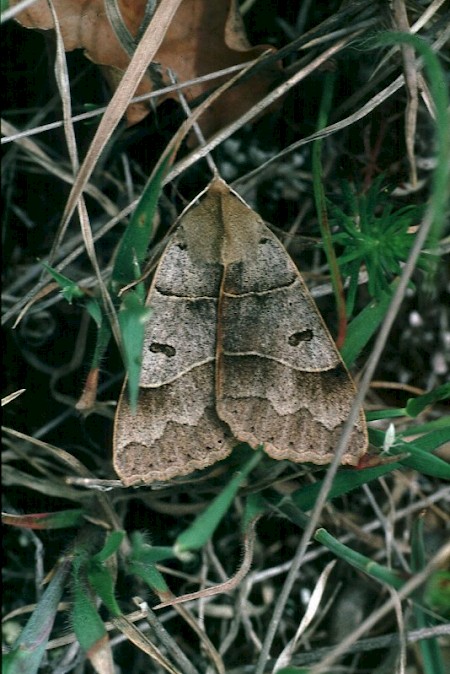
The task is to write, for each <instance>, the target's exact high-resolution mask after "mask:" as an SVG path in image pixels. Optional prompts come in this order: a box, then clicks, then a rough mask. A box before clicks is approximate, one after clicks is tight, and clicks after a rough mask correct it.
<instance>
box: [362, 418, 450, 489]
mask: <svg viewBox="0 0 450 674" xmlns="http://www.w3.org/2000/svg"><path fill="white" fill-rule="evenodd" d="M384 437H385V434H384V433H383V431H378V430H376V429H375V428H369V440H370V442H372V443H373V444H374V445H376V446H378V447H382V446H383V442H384ZM389 452H390V454H393V455H395V454H404V453H407V454H409V456H407V457H406V458H403V459H401V460H400V464H401V465H402V466H408V468H413V469H414V470H417V471H418V472H420V473H423V474H424V475H429V476H430V477H437V478H439V479H441V480H450V464H448V463H447V462H446V461H443V459H440V458H439V457H438V456H434V454H431V453H430V452H426V451H424V450H423V449H422V448H421V447H419V446H418V445H417V444H416V443H415V442H403V440H400V439H397V438H396V441H395V443H394V445H392V447H391V448H390V450H389Z"/></svg>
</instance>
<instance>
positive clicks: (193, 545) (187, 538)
mask: <svg viewBox="0 0 450 674" xmlns="http://www.w3.org/2000/svg"><path fill="white" fill-rule="evenodd" d="M261 458H262V452H261V450H259V451H257V452H255V454H254V456H252V457H251V458H250V460H249V461H247V463H246V464H245V465H244V467H243V468H242V470H240V471H239V472H238V473H237V474H236V475H235V476H234V477H233V478H232V479H231V480H230V482H229V483H228V485H227V486H226V487H225V489H223V490H222V491H221V492H220V494H219V495H218V496H216V498H215V499H214V500H213V501H212V502H211V504H210V505H209V506H208V507H207V508H206V510H204V511H203V512H202V513H201V514H200V515H198V517H196V519H195V521H194V522H193V523H192V524H191V526H190V527H189V528H188V529H186V530H185V531H183V533H182V534H180V535H179V536H178V538H177V540H176V542H175V545H174V548H173V549H174V552H175V554H176V556H177V557H183V555H184V553H186V552H187V551H189V550H199V549H200V548H202V547H203V546H204V545H205V544H206V543H207V541H208V540H209V539H210V538H211V537H212V535H213V533H214V531H215V530H216V528H217V526H218V525H219V522H220V521H221V519H222V518H223V517H224V515H225V514H226V513H227V511H228V508H229V507H230V504H231V502H232V501H233V499H234V497H235V495H236V493H237V491H238V489H239V487H240V486H241V484H242V482H243V481H244V480H245V478H246V477H247V475H248V474H249V473H250V471H251V470H253V468H254V467H255V466H256V464H257V463H259V461H260V460H261Z"/></svg>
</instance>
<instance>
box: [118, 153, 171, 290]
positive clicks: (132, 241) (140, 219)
mask: <svg viewBox="0 0 450 674" xmlns="http://www.w3.org/2000/svg"><path fill="white" fill-rule="evenodd" d="M172 160H173V157H172V155H168V156H167V157H165V159H164V161H162V162H161V163H160V165H159V166H158V167H157V170H156V172H155V174H154V175H153V174H152V176H151V179H150V180H149V182H148V183H147V185H146V186H145V188H144V191H143V192H142V196H141V198H140V199H139V203H138V205H137V206H136V209H135V211H134V213H133V215H132V217H131V220H130V222H129V224H128V227H127V229H126V230H125V233H124V235H123V237H122V240H121V242H120V245H119V249H118V251H117V255H116V259H115V262H114V268H113V271H112V275H111V288H112V290H113V293H114V295H117V293H118V292H119V290H120V289H121V288H122V287H123V286H125V285H127V284H128V283H132V282H133V281H135V280H136V275H135V270H136V266H135V265H136V262H137V264H138V266H139V267H142V263H143V261H144V259H145V256H146V254H147V248H148V245H149V242H150V237H151V235H152V228H153V220H154V217H155V214H156V209H157V206H158V199H159V195H160V194H161V189H162V181H163V179H164V176H165V174H166V171H167V169H168V167H169V165H170V163H171V161H172Z"/></svg>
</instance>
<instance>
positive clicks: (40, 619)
mask: <svg viewBox="0 0 450 674" xmlns="http://www.w3.org/2000/svg"><path fill="white" fill-rule="evenodd" d="M69 568H70V561H69V560H67V559H66V560H65V561H64V562H63V564H61V566H60V567H59V569H58V570H57V571H56V573H55V575H54V576H53V578H52V580H51V581H50V584H49V586H48V587H47V589H46V590H45V592H44V594H43V595H42V597H41V599H40V600H39V602H38V604H37V606H36V608H35V609H34V611H33V613H32V615H31V617H30V619H29V620H28V622H27V624H26V625H25V627H24V628H23V630H22V632H21V633H20V636H19V638H18V639H17V641H16V642H15V644H14V646H13V648H12V650H11V652H10V653H7V654H6V655H5V656H4V658H3V665H2V671H3V672H4V674H36V673H37V671H38V669H39V665H40V663H41V660H42V658H43V656H44V653H45V648H46V646H47V642H48V639H49V637H50V633H51V630H52V627H53V623H54V621H55V616H56V611H57V610H58V604H59V602H60V600H61V597H62V594H63V592H64V589H65V585H66V577H67V574H68V571H69Z"/></svg>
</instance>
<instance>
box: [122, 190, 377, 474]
mask: <svg viewBox="0 0 450 674" xmlns="http://www.w3.org/2000/svg"><path fill="white" fill-rule="evenodd" d="M147 304H148V305H149V306H150V307H151V309H152V314H151V316H150V319H149V321H148V323H147V325H146V333H145V340H144V350H143V355H142V371H141V379H140V390H139V401H138V407H137V412H136V414H135V415H132V413H131V410H130V408H129V405H128V402H127V394H126V391H125V388H124V389H123V391H122V394H121V397H120V400H119V404H118V408H117V413H116V418H115V433H114V467H115V470H116V472H117V474H118V475H119V476H120V478H121V480H122V482H123V483H124V484H125V485H135V484H151V483H153V482H158V481H167V480H170V479H172V478H175V477H180V476H183V475H188V474H189V473H191V472H192V471H194V470H196V469H203V468H205V467H207V466H210V465H212V464H214V463H215V462H216V461H220V460H222V459H224V458H225V457H226V456H227V455H228V454H229V453H230V452H231V450H232V449H233V447H234V446H235V445H236V444H237V443H238V442H246V443H248V444H249V445H250V446H251V447H253V448H257V447H258V446H261V445H262V446H263V447H264V450H265V451H266V453H267V454H268V455H269V456H271V457H272V458H274V459H288V460H290V461H294V462H297V463H299V462H301V463H303V462H312V463H315V464H326V463H329V462H330V461H331V459H332V457H333V453H334V448H335V446H336V443H337V440H338V438H339V435H340V433H341V430H342V426H343V424H344V423H345V421H346V419H347V417H348V415H349V412H350V408H351V405H352V401H353V398H354V396H355V386H354V383H353V381H352V379H351V377H350V375H349V373H348V371H347V369H346V367H345V365H344V363H343V361H342V359H341V357H340V355H339V352H338V351H337V349H336V346H335V344H334V342H333V339H332V337H331V335H330V334H329V332H328V330H327V328H326V326H325V323H324V322H323V319H322V317H321V315H320V313H319V310H318V309H317V306H316V304H315V302H314V300H313V299H312V297H311V295H310V293H309V292H308V290H307V288H306V285H305V283H304V281H303V280H302V277H301V276H300V273H299V272H298V270H297V268H296V266H295V264H294V262H293V261H292V260H291V258H290V257H289V255H288V253H287V251H286V250H285V248H284V247H283V245H282V244H281V243H280V241H279V240H278V239H277V238H276V237H275V236H274V235H273V234H272V232H271V231H270V230H269V229H268V228H267V226H266V225H265V224H264V223H263V221H262V220H261V218H260V217H259V216H258V215H257V214H256V213H255V212H254V211H252V210H251V209H250V208H249V207H248V206H247V205H246V204H245V203H244V202H243V201H242V200H241V198H240V197H239V196H238V195H237V194H235V193H234V192H232V191H231V189H230V188H229V187H228V186H227V185H226V183H224V182H223V181H222V180H221V179H218V178H216V179H215V180H213V181H212V183H211V184H210V185H209V187H208V188H207V190H206V192H205V194H204V196H203V198H202V199H201V201H200V203H198V205H195V206H193V207H191V208H189V209H188V210H187V211H186V212H185V213H184V215H183V216H182V217H181V220H180V222H179V226H178V228H177V229H176V231H175V233H174V234H173V235H172V237H171V238H170V240H169V243H168V245H167V247H166V249H165V251H164V253H163V255H162V257H161V259H160V262H159V264H158V267H157V268H156V271H155V275H154V278H153V282H152V284H151V287H150V290H149V294H148V298H147ZM366 449H367V431H366V425H365V420H364V415H363V412H362V411H361V412H360V415H359V418H358V421H357V423H356V424H355V426H354V428H353V430H352V434H351V438H350V442H349V445H348V448H347V450H346V453H345V454H344V456H343V463H346V464H352V465H356V464H357V463H358V460H359V458H360V457H361V456H362V455H363V454H364V453H365V452H366Z"/></svg>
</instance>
